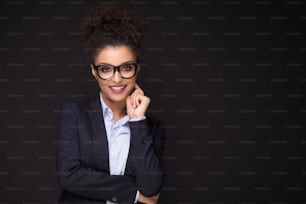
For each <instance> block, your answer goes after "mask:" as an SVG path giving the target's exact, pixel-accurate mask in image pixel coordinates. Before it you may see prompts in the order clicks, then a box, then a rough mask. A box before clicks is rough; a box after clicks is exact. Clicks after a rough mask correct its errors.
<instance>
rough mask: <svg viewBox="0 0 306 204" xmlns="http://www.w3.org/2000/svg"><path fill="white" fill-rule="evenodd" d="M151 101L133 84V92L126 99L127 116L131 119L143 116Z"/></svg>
mask: <svg viewBox="0 0 306 204" xmlns="http://www.w3.org/2000/svg"><path fill="white" fill-rule="evenodd" d="M150 101H151V99H150V98H149V97H147V96H145V95H144V92H143V90H142V89H141V88H140V87H139V86H138V85H137V84H135V90H134V91H133V93H132V94H131V95H130V96H128V97H127V99H126V109H127V114H128V116H129V117H130V118H131V119H138V118H141V117H143V116H145V113H146V111H147V109H148V107H149V104H150Z"/></svg>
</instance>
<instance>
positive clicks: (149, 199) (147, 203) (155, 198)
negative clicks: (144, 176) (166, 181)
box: [138, 193, 159, 204]
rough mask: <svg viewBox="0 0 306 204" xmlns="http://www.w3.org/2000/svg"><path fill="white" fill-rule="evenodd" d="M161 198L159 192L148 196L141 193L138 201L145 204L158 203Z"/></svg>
mask: <svg viewBox="0 0 306 204" xmlns="http://www.w3.org/2000/svg"><path fill="white" fill-rule="evenodd" d="M158 199H159V194H157V195H155V196H152V197H146V196H144V195H142V194H141V193H139V195H138V201H139V202H141V203H145V204H156V203H157V201H158Z"/></svg>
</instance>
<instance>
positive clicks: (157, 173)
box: [130, 118, 165, 196]
mask: <svg viewBox="0 0 306 204" xmlns="http://www.w3.org/2000/svg"><path fill="white" fill-rule="evenodd" d="M130 129H131V149H132V158H131V159H132V161H133V164H134V169H135V174H136V185H137V189H139V191H140V193H142V194H143V195H145V196H154V195H156V194H158V193H159V192H160V191H161V188H162V185H163V177H164V175H163V169H162V155H163V148H164V139H165V134H164V128H163V127H162V125H161V123H160V122H157V121H152V120H151V119H148V118H147V119H145V120H141V121H134V122H130Z"/></svg>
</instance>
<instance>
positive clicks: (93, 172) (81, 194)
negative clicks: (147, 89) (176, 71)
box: [57, 4, 164, 204]
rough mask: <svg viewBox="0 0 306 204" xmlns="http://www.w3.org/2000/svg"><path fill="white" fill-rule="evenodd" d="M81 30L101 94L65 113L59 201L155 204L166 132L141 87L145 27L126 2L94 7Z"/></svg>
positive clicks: (59, 157)
mask: <svg viewBox="0 0 306 204" xmlns="http://www.w3.org/2000/svg"><path fill="white" fill-rule="evenodd" d="M82 27H83V29H84V36H85V50H86V53H87V55H88V56H89V59H90V62H91V64H90V67H91V73H92V75H93V77H94V78H95V79H96V80H97V82H98V85H99V88H100V92H99V93H98V94H97V95H96V97H94V98H92V99H90V100H88V101H81V102H78V103H65V104H64V106H63V110H62V111H61V114H60V120H59V137H58V148H57V170H58V181H59V185H60V187H61V188H62V189H63V191H62V193H61V195H60V197H59V203H108V204H109V203H137V202H140V203H156V202H157V200H158V198H159V193H160V191H161V187H162V183H163V172H162V161H161V157H162V153H163V145H164V131H163V128H162V127H161V124H160V122H159V121H157V120H155V119H153V118H151V117H149V116H146V111H147V109H148V106H149V104H150V98H149V97H148V96H146V95H145V94H144V92H143V90H142V89H141V88H140V87H139V85H137V83H136V79H137V75H138V72H139V71H140V65H139V60H140V57H141V55H142V51H143V48H142V41H143V39H144V37H145V36H146V35H147V21H146V20H145V18H144V17H143V16H142V15H141V14H140V13H139V12H138V10H136V9H135V8H133V6H131V5H129V4H127V5H107V6H106V5H103V6H102V5H97V6H95V7H93V8H91V9H88V14H87V16H86V17H85V18H84V20H83V23H82Z"/></svg>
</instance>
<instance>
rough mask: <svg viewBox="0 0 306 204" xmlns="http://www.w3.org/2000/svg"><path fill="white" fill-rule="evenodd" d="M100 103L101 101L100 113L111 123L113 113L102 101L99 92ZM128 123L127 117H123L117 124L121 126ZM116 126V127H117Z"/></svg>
mask: <svg viewBox="0 0 306 204" xmlns="http://www.w3.org/2000/svg"><path fill="white" fill-rule="evenodd" d="M100 101H101V106H102V112H103V116H104V117H105V118H106V119H108V120H110V121H113V111H112V110H111V109H110V107H108V106H107V105H106V103H105V102H104V99H103V97H102V93H101V92H100ZM128 121H129V116H127V115H126V116H124V117H123V118H121V119H120V120H119V121H118V123H119V124H121V125H124V124H125V123H127V122H128ZM119 124H118V125H119Z"/></svg>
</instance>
